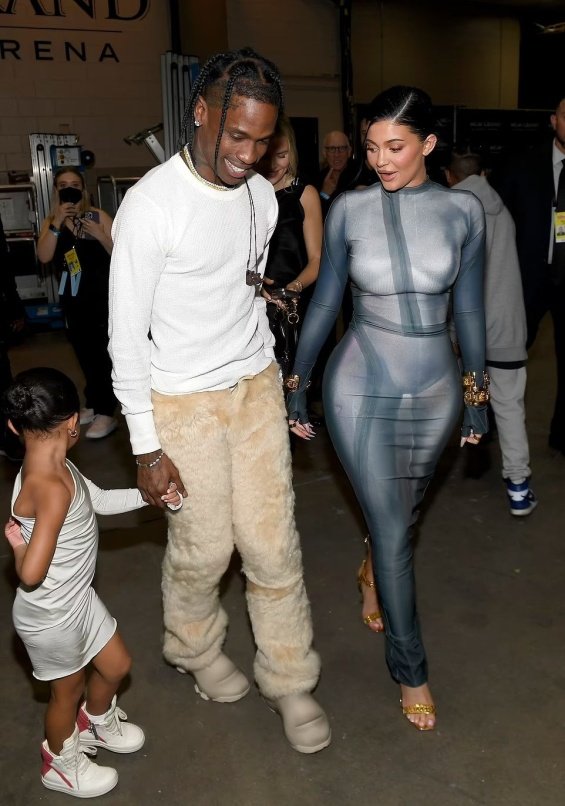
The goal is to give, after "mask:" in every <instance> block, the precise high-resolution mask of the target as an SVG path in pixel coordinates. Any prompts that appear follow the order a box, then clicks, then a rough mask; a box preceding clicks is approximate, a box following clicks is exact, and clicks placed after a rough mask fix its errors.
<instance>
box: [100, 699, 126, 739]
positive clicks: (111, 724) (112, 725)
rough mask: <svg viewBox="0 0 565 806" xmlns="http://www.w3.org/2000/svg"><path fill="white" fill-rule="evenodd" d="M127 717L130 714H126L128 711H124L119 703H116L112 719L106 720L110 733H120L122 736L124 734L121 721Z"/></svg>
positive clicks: (106, 726)
mask: <svg viewBox="0 0 565 806" xmlns="http://www.w3.org/2000/svg"><path fill="white" fill-rule="evenodd" d="M127 718H128V715H127V714H126V712H125V711H122V709H121V708H120V707H119V706H118V705H116V707H115V708H114V713H113V714H112V716H111V717H110V719H109V720H108V721H107V722H106V724H105V725H104V727H105V728H106V730H108V731H109V732H110V733H119V734H120V736H121V735H122V725H121V723H122V722H125V721H126V720H127Z"/></svg>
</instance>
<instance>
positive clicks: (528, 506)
mask: <svg viewBox="0 0 565 806" xmlns="http://www.w3.org/2000/svg"><path fill="white" fill-rule="evenodd" d="M504 481H505V482H506V494H507V495H508V500H509V502H510V514H511V515H518V516H520V517H523V516H524V515H529V514H530V512H533V511H534V509H535V508H536V507H537V505H538V500H537V498H536V497H535V495H534V492H533V490H531V489H530V482H529V479H526V480H525V481H523V482H521V484H514V482H512V481H510V479H504Z"/></svg>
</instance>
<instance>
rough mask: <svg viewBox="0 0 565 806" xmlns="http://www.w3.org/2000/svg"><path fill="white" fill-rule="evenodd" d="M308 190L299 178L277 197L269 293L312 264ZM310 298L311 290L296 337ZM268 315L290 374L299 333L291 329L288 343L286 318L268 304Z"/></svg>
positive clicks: (277, 348)
mask: <svg viewBox="0 0 565 806" xmlns="http://www.w3.org/2000/svg"><path fill="white" fill-rule="evenodd" d="M305 187H306V184H305V183H304V182H303V181H302V180H300V179H295V180H294V182H293V183H292V184H291V185H290V186H289V187H286V188H282V190H278V191H277V192H276V194H275V195H276V197H277V202H278V205H279V217H278V220H277V226H276V227H275V231H274V233H273V237H272V238H271V242H270V245H269V257H268V259H267V267H266V269H265V277H267V278H268V279H270V280H273V281H274V286H266V288H267V290H271V289H272V288H285V286H287V285H288V284H289V283H292V281H293V280H296V278H297V277H298V275H299V274H300V273H301V272H302V270H303V269H304V267H305V266H306V264H307V263H308V250H307V249H306V242H305V240H304V208H303V207H302V204H301V203H300V198H301V196H302V194H303V193H304V188H305ZM309 299H310V294H309V293H308V291H304V292H303V293H302V294H301V295H300V299H299V301H298V311H297V312H298V316H299V322H298V325H297V328H296V335H298V331H299V329H300V324H301V322H302V319H303V317H304V313H305V312H306V308H307V305H308V301H309ZM267 316H268V318H269V325H270V328H271V331H272V333H273V335H274V337H275V356H276V359H277V361H278V362H279V363H280V364H281V366H282V368H283V372H284V373H285V374H288V372H289V371H290V368H291V366H292V364H293V362H294V354H295V351H296V346H295V344H294V332H295V331H294V330H293V329H292V328H291V331H290V333H289V336H288V339H289V340H290V341H288V340H287V333H288V326H287V323H285V316H284V314H283V312H281V311H280V309H279V308H277V307H276V306H275V305H273V304H269V305H267Z"/></svg>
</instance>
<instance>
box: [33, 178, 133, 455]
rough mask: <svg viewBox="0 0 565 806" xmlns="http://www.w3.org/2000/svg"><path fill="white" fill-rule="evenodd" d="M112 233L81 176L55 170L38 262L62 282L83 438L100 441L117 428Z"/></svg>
mask: <svg viewBox="0 0 565 806" xmlns="http://www.w3.org/2000/svg"><path fill="white" fill-rule="evenodd" d="M111 232H112V219H111V218H110V216H109V215H107V213H105V212H104V211H103V210H99V209H97V208H96V207H91V205H90V198H89V195H88V192H87V190H86V183H85V180H84V176H83V174H82V172H81V171H80V170H79V169H78V168H72V167H68V168H61V169H60V170H59V171H57V173H56V174H55V175H54V178H53V198H52V202H51V210H50V212H49V215H48V216H47V217H46V219H45V221H44V222H43V224H42V226H41V231H40V233H39V239H38V242H37V256H38V258H39V260H40V261H41V262H42V263H49V262H52V263H53V265H54V268H55V272H56V274H57V276H58V277H59V278H60V285H59V297H60V301H61V305H62V307H63V311H64V314H65V322H66V327H67V335H68V337H69V341H70V343H71V344H72V346H73V349H74V351H75V354H76V356H77V359H78V362H79V364H80V368H81V369H82V372H83V374H84V377H85V380H86V386H85V390H84V393H85V399H86V402H85V408H83V409H82V410H81V412H80V422H81V425H87V424H89V425H90V427H89V428H88V430H87V431H86V434H85V436H86V437H87V439H101V438H102V437H106V436H108V434H111V433H112V432H113V431H114V430H115V429H116V427H117V421H116V419H115V418H114V412H115V409H116V405H117V401H116V398H115V396H114V391H113V388H112V364H111V361H110V357H109V355H108V283H109V277H110V255H111V253H112V235H111Z"/></svg>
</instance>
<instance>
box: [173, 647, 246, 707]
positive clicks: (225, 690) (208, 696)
mask: <svg viewBox="0 0 565 806" xmlns="http://www.w3.org/2000/svg"><path fill="white" fill-rule="evenodd" d="M179 671H184V669H182V670H179ZM191 674H192V675H193V677H194V679H195V680H196V683H195V685H194V689H195V691H196V692H197V694H200V696H201V697H202V699H203V700H214V702H237V700H241V698H242V697H245V695H246V694H247V692H248V691H249V689H250V688H251V686H250V685H249V680H248V679H247V678H246V676H245V675H244V674H243V672H242V671H240V670H239V669H238V668H237V666H236V665H235V663H232V661H231V660H230V659H229V658H228V656H227V655H224V653H223V652H220V654H219V655H218V657H217V658H216V660H214V661H212V663H211V664H210V665H209V666H206V668H205V669H198V671H197V672H194V671H193V672H191Z"/></svg>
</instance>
